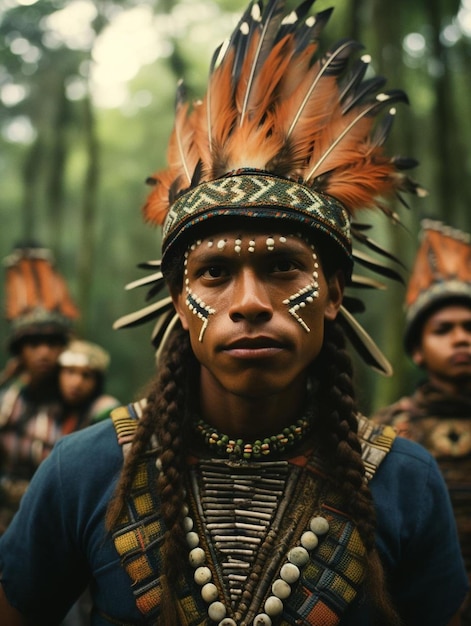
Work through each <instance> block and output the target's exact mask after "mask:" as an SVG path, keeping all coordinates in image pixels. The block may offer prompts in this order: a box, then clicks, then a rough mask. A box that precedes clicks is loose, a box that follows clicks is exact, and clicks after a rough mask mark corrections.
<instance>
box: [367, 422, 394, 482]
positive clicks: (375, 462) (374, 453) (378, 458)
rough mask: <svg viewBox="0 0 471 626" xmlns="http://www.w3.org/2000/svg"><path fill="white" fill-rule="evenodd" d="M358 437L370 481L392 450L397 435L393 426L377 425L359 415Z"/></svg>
mask: <svg viewBox="0 0 471 626" xmlns="http://www.w3.org/2000/svg"><path fill="white" fill-rule="evenodd" d="M358 437H359V438H360V442H361V448H362V455H361V457H362V459H363V463H364V464H365V470H366V478H367V480H368V481H370V480H371V479H372V478H373V476H374V475H375V472H376V470H377V469H378V467H379V466H380V465H381V463H382V462H383V461H384V459H385V458H386V455H387V454H388V452H389V451H390V450H391V446H392V444H393V441H394V439H395V438H396V433H395V431H394V429H393V428H392V427H391V426H387V425H383V424H375V423H374V422H372V421H371V420H369V419H368V418H367V417H365V416H364V415H358Z"/></svg>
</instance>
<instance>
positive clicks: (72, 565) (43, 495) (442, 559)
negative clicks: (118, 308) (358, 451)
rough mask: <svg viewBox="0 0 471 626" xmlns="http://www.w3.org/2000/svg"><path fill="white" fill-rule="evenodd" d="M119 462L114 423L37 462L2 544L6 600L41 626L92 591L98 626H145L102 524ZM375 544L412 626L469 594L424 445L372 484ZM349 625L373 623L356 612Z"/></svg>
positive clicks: (411, 447) (404, 453) (396, 454)
mask: <svg viewBox="0 0 471 626" xmlns="http://www.w3.org/2000/svg"><path fill="white" fill-rule="evenodd" d="M122 464H123V453H122V449H121V447H120V446H119V445H118V443H117V439H116V434H115V431H114V427H113V424H112V423H111V421H110V420H106V421H105V422H101V423H99V424H96V425H94V426H91V427H89V428H87V429H85V430H83V431H80V432H77V433H73V434H71V435H69V436H67V437H65V438H64V439H63V440H61V441H60V442H59V443H58V444H56V446H55V447H54V449H53V452H52V453H51V455H50V456H49V457H48V458H47V459H46V460H45V461H44V462H43V463H42V464H41V466H40V467H39V470H38V471H37V472H36V474H35V476H34V479H33V481H32V483H31V485H30V488H29V489H28V491H27V492H26V494H25V496H24V498H23V500H22V503H21V506H20V510H19V512H18V513H17V515H16V516H15V518H14V520H13V522H12V524H11V525H10V527H9V529H8V531H7V532H6V533H5V534H4V535H3V537H2V538H1V539H0V571H2V583H3V586H4V589H5V593H6V595H7V597H8V599H9V601H10V603H11V604H12V605H13V606H15V607H16V608H17V609H19V610H20V611H21V612H22V613H24V614H25V615H30V616H34V619H33V622H34V624H35V625H36V626H43V625H44V626H46V625H47V626H52V625H53V624H55V623H59V622H60V620H61V618H62V617H63V616H64V614H65V613H66V612H67V610H68V608H70V606H71V605H72V604H73V602H74V601H75V599H76V598H77V597H78V596H79V595H80V593H81V592H82V591H83V589H84V588H85V587H86V586H87V585H88V584H90V585H91V592H92V594H93V597H94V605H95V608H94V610H93V615H92V619H91V625H92V626H105V625H109V624H110V623H112V622H110V621H108V620H107V619H106V618H105V617H104V616H103V614H105V615H108V616H111V617H112V618H113V619H114V620H117V621H119V622H127V623H132V624H140V623H143V620H142V616H141V615H140V613H139V611H138V610H137V608H136V606H135V602H134V598H133V594H132V590H131V585H130V579H129V577H128V575H127V573H126V572H125V570H124V569H123V567H122V566H121V564H120V558H119V555H118V554H117V552H116V550H115V547H114V544H113V541H112V539H111V537H110V536H109V535H108V534H107V532H106V530H105V525H104V519H105V513H106V508H107V506H108V503H109V501H110V499H111V497H112V495H113V492H114V489H115V485H116V481H117V478H118V475H119V472H120V470H121V468H122ZM370 487H371V491H372V494H373V498H374V501H375V504H376V509H377V516H378V532H377V545H378V549H379V553H380V556H381V558H382V561H383V563H384V566H385V569H386V572H387V575H388V578H390V582H391V584H392V596H393V599H394V601H395V603H396V605H397V606H398V607H399V610H400V613H401V616H402V618H403V619H404V622H405V624H406V625H408V626H409V625H410V626H444V625H445V624H447V623H448V621H449V620H450V618H451V617H452V616H453V615H454V613H455V612H456V611H457V610H458V608H459V606H460V605H461V603H462V601H463V599H464V597H465V594H466V591H467V577H466V574H465V570H464V566H463V562H462V558H461V554H460V549H459V544H458V540H457V535H456V528H455V522H454V519H453V514H452V511H451V507H450V502H449V497H448V493H447V490H446V487H445V484H444V482H443V478H442V476H441V474H440V472H439V470H438V467H437V465H436V463H435V461H434V460H433V458H432V456H431V455H430V454H429V453H428V452H427V451H426V450H425V449H423V448H422V447H421V446H419V445H417V444H415V443H413V442H411V441H408V440H405V439H401V438H396V440H395V441H394V444H393V447H392V449H391V451H390V453H389V454H388V455H387V457H386V459H385V460H384V461H383V463H382V464H381V466H380V467H379V469H378V471H377V473H376V475H375V476H374V478H373V479H372V481H371V483H370ZM341 624H342V625H345V626H368V625H369V624H371V622H370V620H369V618H368V611H367V607H366V606H365V605H364V604H362V603H361V602H357V603H355V604H353V605H352V607H351V609H350V610H349V611H348V614H346V615H345V617H344V618H343V619H342V622H341Z"/></svg>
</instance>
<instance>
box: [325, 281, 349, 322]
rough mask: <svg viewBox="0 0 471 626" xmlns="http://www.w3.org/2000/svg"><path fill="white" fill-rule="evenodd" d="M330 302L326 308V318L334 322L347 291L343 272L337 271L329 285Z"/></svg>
mask: <svg viewBox="0 0 471 626" xmlns="http://www.w3.org/2000/svg"><path fill="white" fill-rule="evenodd" d="M327 289H328V294H329V300H328V302H327V304H326V307H325V312H324V317H325V318H326V319H328V320H330V321H333V320H334V319H335V318H336V317H337V313H338V312H339V309H340V305H341V304H342V300H343V292H344V289H345V276H344V273H343V272H342V270H337V272H335V274H333V275H332V276H331V277H330V278H329V280H328V283H327Z"/></svg>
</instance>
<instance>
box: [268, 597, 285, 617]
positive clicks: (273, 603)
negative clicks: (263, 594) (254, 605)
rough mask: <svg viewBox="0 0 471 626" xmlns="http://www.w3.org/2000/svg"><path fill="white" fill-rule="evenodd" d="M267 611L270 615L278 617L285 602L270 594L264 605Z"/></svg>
mask: <svg viewBox="0 0 471 626" xmlns="http://www.w3.org/2000/svg"><path fill="white" fill-rule="evenodd" d="M264 609H265V612H266V613H267V615H269V616H270V617H276V616H277V615H281V613H283V602H282V601H281V600H280V598H277V597H276V596H269V597H268V598H267V599H266V602H265V605H264Z"/></svg>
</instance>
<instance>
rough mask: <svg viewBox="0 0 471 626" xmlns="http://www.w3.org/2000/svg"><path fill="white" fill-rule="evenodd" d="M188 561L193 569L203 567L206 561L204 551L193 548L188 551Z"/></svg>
mask: <svg viewBox="0 0 471 626" xmlns="http://www.w3.org/2000/svg"><path fill="white" fill-rule="evenodd" d="M189 559H190V564H191V565H193V567H199V566H200V565H203V564H204V562H205V561H206V555H205V553H204V550H203V549H202V548H193V550H191V551H190V555H189Z"/></svg>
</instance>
